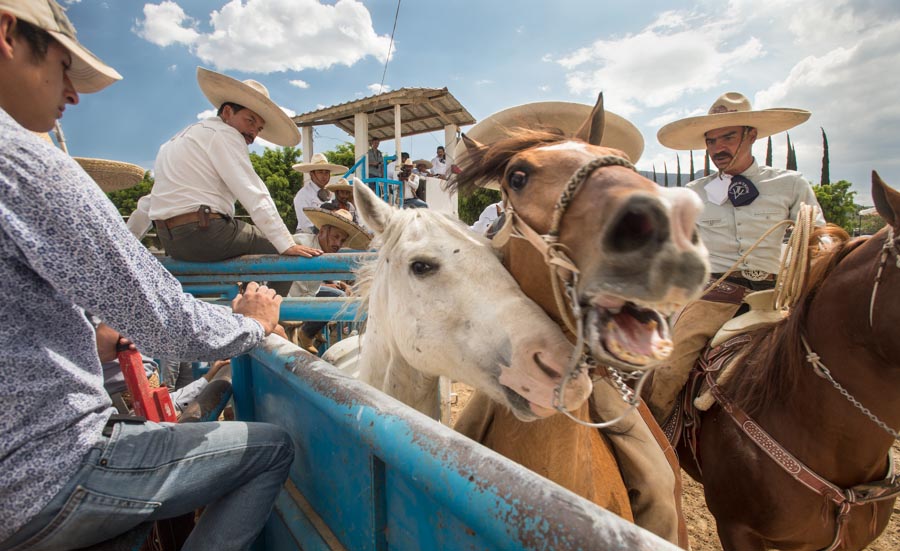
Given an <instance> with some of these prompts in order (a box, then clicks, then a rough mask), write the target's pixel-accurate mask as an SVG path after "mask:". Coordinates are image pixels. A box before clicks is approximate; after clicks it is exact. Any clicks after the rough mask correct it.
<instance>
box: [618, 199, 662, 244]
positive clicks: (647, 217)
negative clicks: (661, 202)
mask: <svg viewBox="0 0 900 551" xmlns="http://www.w3.org/2000/svg"><path fill="white" fill-rule="evenodd" d="M657 233H658V232H657V225H656V217H655V216H653V212H652V211H647V210H646V209H629V210H628V211H627V212H625V213H624V214H623V215H622V216H621V218H619V221H618V222H617V223H616V225H615V226H614V227H613V229H612V231H611V232H610V234H609V245H610V247H611V248H612V249H613V250H615V251H618V252H628V251H634V250H637V249H641V248H643V247H645V246H646V245H647V244H648V243H651V242H653V241H655V240H656V238H657Z"/></svg>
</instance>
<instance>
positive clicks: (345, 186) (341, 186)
mask: <svg viewBox="0 0 900 551" xmlns="http://www.w3.org/2000/svg"><path fill="white" fill-rule="evenodd" d="M325 189H327V190H328V191H353V184H351V183H350V182H348V181H347V179H346V178H339V179H338V181H337V182H331V183H330V184H328V185H327V186H325Z"/></svg>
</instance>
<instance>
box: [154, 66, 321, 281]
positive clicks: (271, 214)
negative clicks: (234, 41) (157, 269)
mask: <svg viewBox="0 0 900 551" xmlns="http://www.w3.org/2000/svg"><path fill="white" fill-rule="evenodd" d="M197 82H198V83H199V85H200V90H202V91H203V94H204V95H205V96H206V97H207V99H209V101H210V102H211V103H212V104H213V106H214V107H216V109H218V113H217V114H216V116H214V117H210V118H208V119H204V120H202V121H198V122H195V123H194V124H192V125H190V126H188V127H187V128H185V129H184V130H181V131H180V132H178V133H177V134H176V135H175V136H173V137H172V138H171V139H170V140H169V141H167V142H166V143H164V144H163V145H162V147H160V148H159V153H158V154H157V156H156V163H155V164H154V174H155V177H156V181H155V182H154V184H153V190H152V191H151V192H150V195H151V199H150V218H151V219H152V220H153V223H154V224H155V226H156V233H157V235H158V236H159V240H160V243H161V244H162V246H163V248H164V249H165V251H166V254H168V255H169V256H171V257H172V258H176V259H178V260H192V261H198V262H214V261H217V260H225V259H227V258H233V257H235V256H240V255H245V254H283V255H291V256H306V257H309V256H317V255H319V254H321V253H320V252H319V251H316V250H314V249H310V248H309V247H304V246H302V245H297V244H296V243H294V239H293V237H292V234H291V232H290V231H288V229H287V227H285V225H284V222H283V221H282V220H281V216H280V215H279V214H278V209H277V208H276V207H275V202H274V201H273V200H272V197H271V196H270V195H269V190H268V189H267V188H266V185H265V183H263V181H262V180H261V179H260V178H259V176H257V175H256V172H254V170H253V165H252V164H251V163H250V157H249V153H248V150H247V146H249V145H250V144H251V143H253V141H254V140H255V139H256V137H257V136H259V137H261V138H263V139H266V140H268V141H271V142H272V143H274V144H277V145H282V146H293V145H297V144H298V143H299V142H300V133H299V131H298V130H297V126H296V125H295V124H294V123H293V121H291V119H290V117H288V116H287V115H286V114H285V113H284V111H282V110H281V108H279V107H278V105H276V104H275V102H273V101H272V100H271V99H269V92H268V90H266V87H265V86H263V85H262V84H260V83H258V82H256V81H255V80H245V81H243V82H241V81H239V80H235V79H233V78H231V77H229V76H226V75H223V74H220V73H216V72H213V71H209V70H207V69H204V68H202V67H198V68H197ZM235 200H237V201H240V202H241V205H243V207H244V208H245V209H246V210H247V212H248V213H249V214H250V218H251V219H252V220H253V222H254V224H255V226H253V225H250V224H247V223H245V222H242V221H240V220H236V219H235V218H234V203H235ZM272 288H274V289H275V290H276V291H278V293H279V294H281V295H285V294H287V291H288V289H290V282H280V283H275V284H273V285H272Z"/></svg>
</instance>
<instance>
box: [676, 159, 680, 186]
mask: <svg viewBox="0 0 900 551" xmlns="http://www.w3.org/2000/svg"><path fill="white" fill-rule="evenodd" d="M675 162H676V173H675V187H681V155H679V154H678V153H676V154H675Z"/></svg>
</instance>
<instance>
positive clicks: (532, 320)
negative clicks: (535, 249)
mask: <svg viewBox="0 0 900 551" xmlns="http://www.w3.org/2000/svg"><path fill="white" fill-rule="evenodd" d="M354 198H355V202H356V206H357V209H358V211H359V213H360V215H361V217H362V219H363V221H364V223H365V224H366V226H367V227H369V228H370V229H372V230H373V231H374V232H375V234H376V241H375V244H376V246H377V247H378V256H377V258H376V259H375V260H374V261H372V262H371V263H369V264H366V265H364V266H362V267H361V268H360V269H359V272H358V275H357V290H358V292H359V294H360V297H361V299H362V302H363V304H362V308H361V310H362V311H365V312H367V315H368V318H367V322H366V330H365V331H364V332H363V333H362V336H361V338H360V341H359V347H358V356H357V358H356V361H357V362H358V365H357V366H356V367H355V368H354V367H353V366H352V361H351V362H341V361H340V358H339V357H332V356H331V350H329V351H328V352H326V353H325V354H324V355H323V357H324V358H325V359H326V360H328V361H334V360H338V361H337V362H335V363H336V365H341V364H343V367H342V370H344V371H345V372H352V371H354V370H355V371H357V372H358V376H359V378H360V379H361V380H363V381H365V382H367V383H369V384H371V385H373V386H375V387H376V388H379V389H381V390H382V391H384V392H386V393H387V394H389V395H391V396H393V397H395V398H397V399H399V400H401V401H403V402H404V403H406V404H408V405H410V406H412V407H414V408H416V409H418V410H419V411H421V412H423V413H425V414H426V415H430V416H432V417H433V418H438V417H439V411H438V408H437V404H438V396H437V393H438V378H439V377H440V376H447V377H450V378H452V379H454V380H459V381H462V382H465V383H467V384H469V385H471V386H473V387H475V388H477V389H479V390H480V391H481V392H483V393H484V395H486V396H488V397H489V399H491V400H494V401H496V403H499V404H502V406H503V408H504V409H507V408H508V410H509V411H512V412H513V413H514V414H515V415H516V416H517V417H519V418H522V419H525V420H533V419H538V418H541V417H545V416H547V415H551V414H554V413H556V410H555V409H553V406H554V399H555V391H556V388H557V387H558V386H559V384H560V383H561V380H562V375H563V371H564V370H565V369H566V367H567V363H568V361H569V358H570V357H571V355H572V354H573V352H574V348H573V346H572V345H571V344H570V343H569V342H568V340H567V339H566V338H565V336H564V335H563V333H562V332H561V331H560V329H559V326H558V325H557V324H556V323H555V322H554V321H553V320H551V319H550V318H549V317H548V316H547V315H546V314H545V313H544V312H543V311H542V310H541V309H540V308H539V307H538V306H537V305H536V304H535V303H534V302H533V301H531V300H530V299H528V297H526V296H525V295H524V293H522V290H521V289H520V288H519V286H518V285H517V284H516V282H515V280H514V279H513V278H512V276H510V274H509V273H508V272H507V271H506V270H505V269H504V268H503V266H502V264H501V263H500V259H499V256H498V252H497V251H496V250H495V249H494V248H493V247H491V245H490V243H489V242H488V241H487V240H486V239H485V238H483V237H481V236H479V235H476V234H474V233H472V232H471V231H469V229H468V228H467V227H465V226H463V225H462V224H461V223H460V222H459V221H457V220H451V219H450V218H448V217H446V216H445V215H442V214H439V213H436V212H433V211H430V210H428V209H408V210H398V209H396V208H393V207H391V206H389V205H387V204H386V203H384V202H383V201H381V200H380V199H379V198H378V197H377V196H376V195H375V194H374V193H373V192H372V191H370V190H369V189H368V188H367V187H366V186H354ZM347 342H348V341H347V340H345V341H342V343H339V344H338V345H336V346H339V347H341V348H346V346H347V345H346V343H347ZM346 356H350V355H346ZM348 364H350V365H348ZM590 393H591V382H590V379H589V377H588V375H587V373H581V374H579V376H578V377H577V378H576V379H575V381H574V384H572V385H569V386H568V388H567V390H566V392H565V394H564V396H563V400H562V402H563V405H564V407H566V408H568V409H577V408H579V407H581V405H582V404H583V403H585V402H586V400H587V398H588V396H589V395H590ZM555 417H559V416H558V415H557V416H555ZM594 447H595V448H597V450H596V451H595V453H594V454H593V457H585V458H568V459H567V461H566V462H567V463H568V464H575V465H583V467H582V468H581V469H578V468H574V469H571V471H572V473H573V475H572V476H577V475H580V474H582V473H583V472H584V471H587V470H593V471H596V472H598V473H603V476H602V477H594V478H595V480H596V482H595V483H594V484H593V485H592V486H591V493H590V494H589V497H590V498H592V499H593V501H595V502H596V503H598V504H599V505H601V506H603V507H605V508H607V509H609V510H610V511H612V512H614V513H617V514H619V515H620V516H623V517H625V518H627V519H631V518H632V517H631V510H630V506H629V501H628V494H627V491H626V489H625V486H624V484H623V483H622V479H621V477H620V476H619V473H618V468H617V466H616V462H615V458H614V456H613V454H612V451H611V450H610V449H609V448H608V447H607V446H606V444H605V443H603V442H599V443H595V444H594ZM528 451H529V452H530V453H550V454H554V453H556V454H559V453H563V454H565V455H568V453H569V452H568V450H565V449H554V448H552V447H550V446H545V445H539V446H537V447H536V448H532V449H530V450H528Z"/></svg>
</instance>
